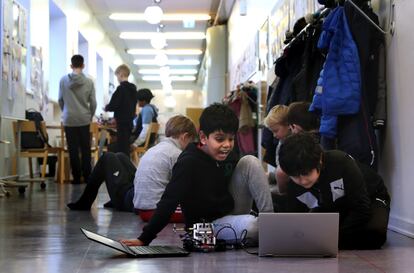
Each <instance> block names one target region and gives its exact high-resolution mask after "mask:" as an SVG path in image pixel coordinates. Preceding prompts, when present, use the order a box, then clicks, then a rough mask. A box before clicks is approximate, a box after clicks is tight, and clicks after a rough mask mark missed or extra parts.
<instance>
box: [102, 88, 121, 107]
mask: <svg viewBox="0 0 414 273" xmlns="http://www.w3.org/2000/svg"><path fill="white" fill-rule="evenodd" d="M119 93H120V92H119V86H118V87H117V88H116V90H115V92H114V94H113V95H112V97H111V100H110V101H109V103H108V104H107V105H106V106H105V111H109V112H114V111H116V110H117V109H118V108H119V106H120V103H121V101H120V96H119Z"/></svg>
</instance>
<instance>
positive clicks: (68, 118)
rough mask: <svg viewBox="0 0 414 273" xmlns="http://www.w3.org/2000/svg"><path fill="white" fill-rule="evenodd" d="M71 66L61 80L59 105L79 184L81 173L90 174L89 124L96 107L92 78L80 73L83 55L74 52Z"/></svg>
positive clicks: (73, 170) (74, 174)
mask: <svg viewBox="0 0 414 273" xmlns="http://www.w3.org/2000/svg"><path fill="white" fill-rule="evenodd" d="M70 67H71V68H72V73H69V74H67V75H65V76H63V77H62V79H61V80H60V84H59V105H60V109H61V110H62V120H63V126H64V128H65V135H66V142H67V145H68V151H69V159H70V165H71V169H72V176H73V181H72V184H79V183H80V179H81V176H83V178H84V180H85V181H87V179H88V177H89V175H90V173H91V143H90V135H89V126H90V123H91V121H92V117H93V116H94V114H95V110H96V97H95V87H94V84H93V82H92V80H91V79H89V78H87V77H86V76H85V75H84V74H83V72H82V71H83V69H84V67H85V64H84V59H83V57H82V55H73V56H72V58H71V66H70ZM79 150H80V152H81V156H82V163H81V160H80V159H79Z"/></svg>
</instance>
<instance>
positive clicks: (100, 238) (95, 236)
mask: <svg viewBox="0 0 414 273" xmlns="http://www.w3.org/2000/svg"><path fill="white" fill-rule="evenodd" d="M81 230H82V232H83V234H85V236H86V237H88V239H91V240H93V241H95V242H99V243H101V244H104V245H107V246H109V247H112V248H115V249H118V250H120V251H122V252H124V253H125V252H127V250H126V249H125V247H124V245H123V244H121V243H120V242H118V241H115V240H112V239H109V238H106V237H104V236H102V235H99V234H96V233H93V232H90V231H88V230H86V229H83V228H81Z"/></svg>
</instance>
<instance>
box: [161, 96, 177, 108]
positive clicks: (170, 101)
mask: <svg viewBox="0 0 414 273" xmlns="http://www.w3.org/2000/svg"><path fill="white" fill-rule="evenodd" d="M176 105H177V101H176V100H175V99H174V97H173V96H172V95H169V96H166V97H165V99H164V106H165V107H167V108H174V107H175V106H176Z"/></svg>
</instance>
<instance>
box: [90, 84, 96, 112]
mask: <svg viewBox="0 0 414 273" xmlns="http://www.w3.org/2000/svg"><path fill="white" fill-rule="evenodd" d="M89 108H90V111H91V120H92V119H93V116H94V115H95V111H96V94H95V85H94V84H93V82H92V91H91V97H90V98H89Z"/></svg>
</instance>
